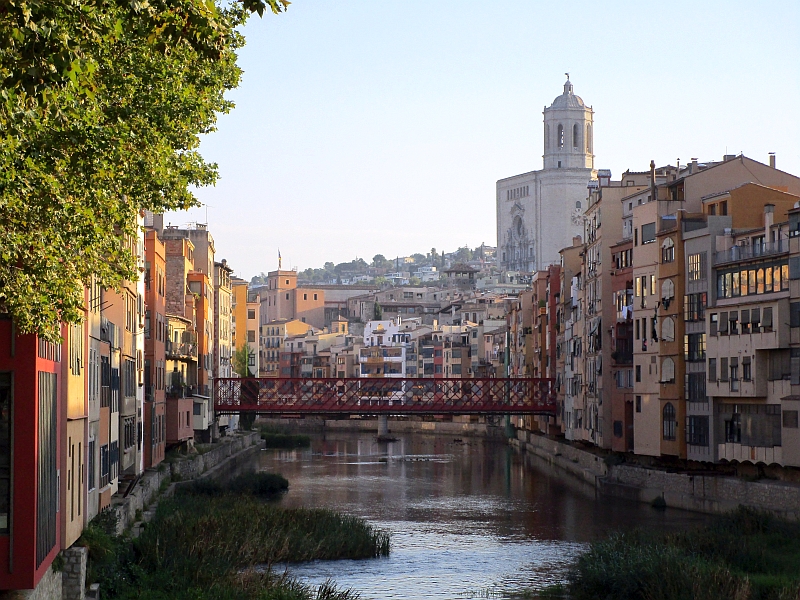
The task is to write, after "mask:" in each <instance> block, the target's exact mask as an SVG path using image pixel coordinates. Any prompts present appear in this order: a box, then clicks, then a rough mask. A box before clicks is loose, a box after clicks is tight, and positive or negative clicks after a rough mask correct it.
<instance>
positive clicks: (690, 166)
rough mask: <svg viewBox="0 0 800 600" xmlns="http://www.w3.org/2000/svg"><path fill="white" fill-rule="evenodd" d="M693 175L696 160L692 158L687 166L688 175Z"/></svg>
mask: <svg viewBox="0 0 800 600" xmlns="http://www.w3.org/2000/svg"><path fill="white" fill-rule="evenodd" d="M695 173H697V159H696V158H693V159H692V162H691V164H690V165H689V175H694V174H695Z"/></svg>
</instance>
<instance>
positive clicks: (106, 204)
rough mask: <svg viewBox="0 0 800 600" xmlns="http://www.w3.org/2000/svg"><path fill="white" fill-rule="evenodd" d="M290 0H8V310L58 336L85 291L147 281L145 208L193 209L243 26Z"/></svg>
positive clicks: (234, 77) (3, 47) (0, 100)
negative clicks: (141, 249)
mask: <svg viewBox="0 0 800 600" xmlns="http://www.w3.org/2000/svg"><path fill="white" fill-rule="evenodd" d="M286 4H288V3H287V2H285V0H242V1H241V2H240V3H233V4H231V3H225V2H222V0H218V2H217V3H215V2H214V1H213V0H150V1H148V0H5V1H4V2H3V3H2V10H0V79H2V83H0V132H2V133H1V134H0V135H2V143H1V144H0V312H6V313H8V314H10V315H11V316H12V317H13V318H14V319H15V321H16V323H17V326H18V327H19V328H20V330H21V331H23V332H35V333H38V334H39V335H42V336H44V337H46V338H48V339H51V340H56V339H58V324H59V322H62V321H64V322H79V321H80V320H81V318H82V314H83V313H82V307H83V286H84V285H88V284H89V283H90V281H91V278H92V276H95V277H97V279H98V281H99V282H100V283H101V284H102V285H103V286H105V287H116V286H118V285H119V284H120V283H121V282H122V281H123V280H125V279H129V280H135V279H137V278H138V272H137V269H136V262H135V256H134V251H135V248H134V247H132V245H131V244H128V243H126V240H130V239H131V238H132V236H133V235H134V234H135V233H136V217H137V215H139V214H140V212H141V211H142V210H150V211H153V212H163V211H166V210H175V209H185V208H188V207H190V206H193V205H196V204H197V200H196V198H195V196H194V195H193V194H192V192H191V191H190V188H191V187H192V186H204V185H210V184H213V183H214V182H215V181H216V179H217V170H216V165H214V164H210V163H207V162H206V161H204V160H203V158H202V157H201V156H200V154H199V153H198V145H199V136H200V135H201V134H204V133H208V132H210V131H213V130H214V128H215V124H216V119H217V115H218V114H219V113H225V112H228V111H229V110H230V109H231V108H232V106H233V105H232V103H231V102H230V101H228V100H226V99H225V97H224V94H225V92H226V91H227V90H230V89H232V88H234V87H236V86H237V85H238V83H239V78H240V75H241V71H240V69H239V68H238V67H237V65H236V50H237V49H238V48H240V47H241V46H242V44H243V43H244V40H243V38H242V36H241V35H240V34H239V33H238V32H237V30H236V28H237V27H238V26H240V25H242V24H243V23H244V21H245V20H246V18H247V15H248V14H249V13H250V12H253V11H255V12H258V13H259V14H261V13H263V12H264V11H265V10H267V9H269V10H272V11H273V12H280V11H281V10H283V9H284V8H285V7H286Z"/></svg>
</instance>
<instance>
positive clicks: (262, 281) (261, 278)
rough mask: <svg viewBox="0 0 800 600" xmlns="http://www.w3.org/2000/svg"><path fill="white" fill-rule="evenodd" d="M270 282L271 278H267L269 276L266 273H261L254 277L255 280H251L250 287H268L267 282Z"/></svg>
mask: <svg viewBox="0 0 800 600" xmlns="http://www.w3.org/2000/svg"><path fill="white" fill-rule="evenodd" d="M268 280H269V277H267V274H266V273H264V271H261V273H260V274H258V275H253V278H252V279H251V280H250V285H251V286H256V285H267V281H268Z"/></svg>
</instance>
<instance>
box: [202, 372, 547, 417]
mask: <svg viewBox="0 0 800 600" xmlns="http://www.w3.org/2000/svg"><path fill="white" fill-rule="evenodd" d="M215 383H216V385H215V388H216V389H215V409H216V411H217V412H219V413H223V414H224V413H231V412H240V411H244V412H258V413H262V414H269V413H273V414H281V413H289V414H303V413H306V414H330V413H349V414H386V413H390V414H413V413H417V414H447V413H449V414H492V413H494V414H555V412H556V398H555V396H556V395H555V388H554V380H552V379H532V378H519V379H511V378H509V379H498V378H476V379H460V378H459V379H457V378H443V379H425V378H270V377H265V378H230V379H226V378H221V379H217V380H216V382H215Z"/></svg>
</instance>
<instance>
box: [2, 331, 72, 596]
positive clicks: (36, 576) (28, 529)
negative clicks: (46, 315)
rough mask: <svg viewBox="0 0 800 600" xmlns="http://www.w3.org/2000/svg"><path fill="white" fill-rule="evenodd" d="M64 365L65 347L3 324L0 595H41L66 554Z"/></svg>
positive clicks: (63, 332) (64, 332) (63, 333)
mask: <svg viewBox="0 0 800 600" xmlns="http://www.w3.org/2000/svg"><path fill="white" fill-rule="evenodd" d="M62 335H64V336H66V335H67V332H66V329H65V330H63V331H62ZM61 361H62V352H61V346H60V345H57V344H52V343H49V342H45V341H44V340H41V339H39V338H37V337H36V336H35V335H31V334H26V335H20V334H18V333H17V332H16V331H15V327H14V324H13V322H12V321H11V320H10V319H0V589H2V590H14V589H32V588H35V587H36V586H37V584H38V583H39V581H40V580H41V579H42V577H43V576H44V575H45V574H46V573H47V570H48V569H49V568H50V565H51V564H52V562H53V559H54V558H55V557H56V555H57V554H58V552H59V551H60V550H61V548H62V536H63V529H62V527H63V525H64V524H63V518H64V512H63V511H60V510H59V508H60V505H59V478H60V477H63V476H62V475H61V473H60V466H61V464H62V453H63V439H62V436H63V435H64V432H65V431H66V430H67V427H66V424H65V418H66V415H67V410H66V406H65V403H64V400H63V398H62V395H61V385H62V364H61ZM61 485H64V483H63V482H61Z"/></svg>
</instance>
